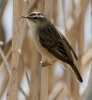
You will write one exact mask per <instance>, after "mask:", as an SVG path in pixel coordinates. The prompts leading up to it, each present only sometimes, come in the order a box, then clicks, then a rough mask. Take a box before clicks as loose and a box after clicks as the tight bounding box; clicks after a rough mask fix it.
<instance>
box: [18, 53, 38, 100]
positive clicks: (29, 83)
mask: <svg viewBox="0 0 92 100" xmlns="http://www.w3.org/2000/svg"><path fill="white" fill-rule="evenodd" d="M20 57H21V60H22V64H23V67H24V70H25V74H26V78H27V82H28V85H29V88H30V90H31V92H32V95H33V97H34V100H38V99H37V97H36V95H35V93H34V91H33V86H32V84H31V82H30V79H29V77H28V74H27V69H26V64H25V62H24V59H23V56H22V54H21V53H20Z"/></svg>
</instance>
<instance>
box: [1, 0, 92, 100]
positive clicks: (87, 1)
mask: <svg viewBox="0 0 92 100" xmlns="http://www.w3.org/2000/svg"><path fill="white" fill-rule="evenodd" d="M29 1H30V2H29ZM29 1H27V0H25V1H24V0H19V7H18V8H19V12H18V16H19V17H20V16H21V15H22V14H23V13H22V12H23V8H24V5H25V2H28V3H29V5H30V6H28V9H29V10H28V12H29V13H31V12H33V11H36V12H42V13H43V12H44V5H45V0H29ZM91 3H92V0H53V12H52V23H53V24H54V25H55V26H57V27H58V29H59V30H60V31H62V33H63V34H64V35H65V36H66V37H67V39H68V40H69V42H70V43H71V45H72V47H73V49H74V50H75V51H76V54H77V55H78V61H75V63H76V65H77V67H78V69H79V71H80V73H81V75H82V77H83V83H79V82H78V81H77V79H76V77H75V75H74V74H73V73H72V71H71V70H70V69H69V68H68V67H67V66H68V65H67V64H65V63H63V62H59V61H57V62H55V63H53V64H52V65H51V66H50V72H49V87H48V89H49V95H48V100H84V98H85V96H86V95H87V93H88V91H90V90H89V89H88V84H89V85H90V81H89V80H92V76H91V74H90V72H91V65H92V30H91V28H92V25H91V23H92V20H91V18H92V16H91V10H92V9H91ZM13 16H14V12H13V1H12V0H0V41H3V42H4V45H3V46H2V45H1V44H0V54H1V56H0V100H6V95H7V91H8V85H9V78H10V75H9V72H8V71H7V68H6V66H7V67H9V66H11V60H12V49H11V47H12V26H13V24H12V23H13V22H12V21H13ZM20 22H21V19H20V18H19V19H18V23H19V25H20ZM25 29H26V36H25V38H24V41H23V44H22V48H21V51H22V53H21V55H22V58H23V59H24V63H25V65H26V70H27V73H28V76H29V78H30V81H31V83H30V84H31V85H32V87H33V90H31V89H30V88H29V85H28V82H27V78H26V75H25V68H24V67H23V62H22V60H21V58H20V59H19V64H18V100H35V99H34V97H33V95H32V91H33V92H34V93H35V95H36V97H37V99H38V100H40V87H41V86H40V85H41V68H40V61H41V55H40V53H39V52H38V51H37V49H36V48H35V46H34V43H33V39H32V37H31V30H29V27H28V26H27V25H26V28H25ZM19 38H20V39H21V38H22V36H20V37H19ZM2 57H3V59H2ZM88 82H89V83H88ZM91 82H92V81H91ZM90 89H91V88H90ZM90 93H91V94H92V90H91V92H90ZM90 98H92V96H91V97H90ZM86 100H88V99H86ZM89 100H92V99H89Z"/></svg>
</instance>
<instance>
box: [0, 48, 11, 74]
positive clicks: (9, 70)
mask: <svg viewBox="0 0 92 100" xmlns="http://www.w3.org/2000/svg"><path fill="white" fill-rule="evenodd" d="M0 55H1V57H2V59H3V61H4V64H5V66H6V69H7V71H8V73H9V75H10V74H11V69H10V65H9V63H8V61H7V59H6V57H5V55H4V52H3V51H2V48H1V47H0Z"/></svg>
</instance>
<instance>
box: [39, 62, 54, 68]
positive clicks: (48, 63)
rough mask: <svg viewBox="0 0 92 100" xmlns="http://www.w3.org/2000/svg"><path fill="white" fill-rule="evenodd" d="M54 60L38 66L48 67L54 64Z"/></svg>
mask: <svg viewBox="0 0 92 100" xmlns="http://www.w3.org/2000/svg"><path fill="white" fill-rule="evenodd" d="M55 61H56V60H53V61H51V62H42V61H41V62H40V66H41V67H46V66H48V65H51V64H52V63H53V62H55Z"/></svg>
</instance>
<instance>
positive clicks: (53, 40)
mask: <svg viewBox="0 0 92 100" xmlns="http://www.w3.org/2000/svg"><path fill="white" fill-rule="evenodd" d="M20 18H25V19H26V21H27V23H28V26H29V28H30V29H31V31H32V37H33V41H34V44H35V46H36V48H37V49H38V51H39V52H40V53H41V54H42V55H43V56H44V57H45V58H47V59H49V60H50V61H51V62H53V61H56V60H60V61H63V62H65V63H67V64H69V65H70V68H71V69H72V70H73V72H74V73H75V75H76V77H77V79H78V80H79V81H80V82H83V79H82V77H81V75H80V73H79V71H78V69H77V67H76V65H75V64H74V60H73V56H74V57H75V59H76V60H78V57H77V55H76V53H75V52H74V50H73V48H72V46H71V45H70V43H69V42H68V40H67V39H66V38H65V36H64V35H63V34H62V33H61V32H60V31H59V30H58V29H57V28H56V27H55V26H54V24H52V23H51V22H50V20H49V19H48V18H47V16H45V15H44V14H42V13H41V12H32V13H30V14H28V15H26V16H21V17H20ZM72 54H73V55H72ZM42 65H45V62H42Z"/></svg>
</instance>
